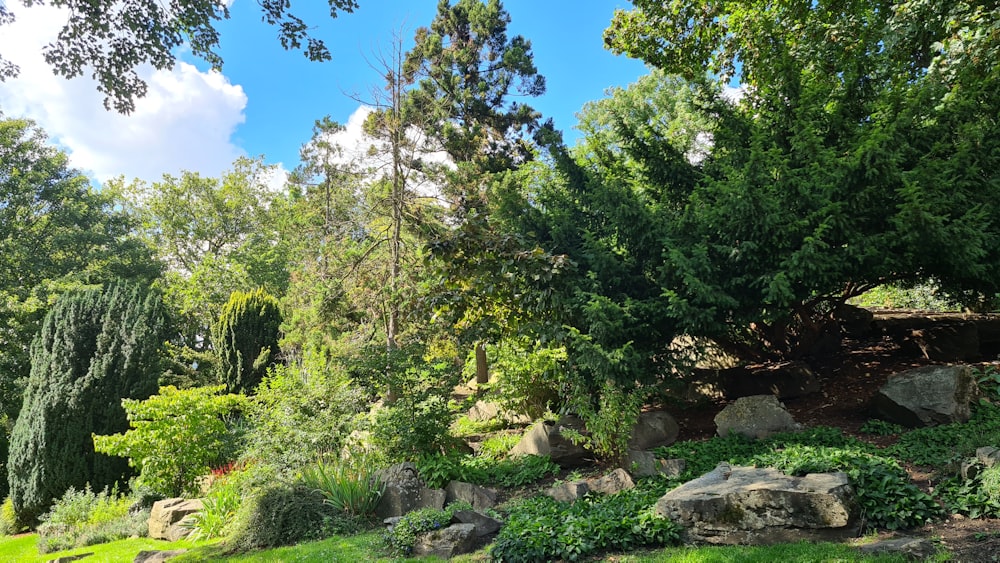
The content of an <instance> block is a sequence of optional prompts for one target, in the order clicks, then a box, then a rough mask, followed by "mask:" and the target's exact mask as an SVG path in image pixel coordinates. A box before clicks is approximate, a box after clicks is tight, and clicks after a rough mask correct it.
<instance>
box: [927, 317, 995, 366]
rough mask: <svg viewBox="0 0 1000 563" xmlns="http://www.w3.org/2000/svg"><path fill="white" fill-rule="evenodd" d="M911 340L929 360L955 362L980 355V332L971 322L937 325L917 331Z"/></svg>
mask: <svg viewBox="0 0 1000 563" xmlns="http://www.w3.org/2000/svg"><path fill="white" fill-rule="evenodd" d="M910 340H911V341H912V342H913V343H914V344H916V345H917V347H918V348H920V352H921V353H922V354H923V355H924V357H925V358H927V359H928V360H933V361H936V362H954V361H958V360H968V359H970V358H975V357H976V356H978V355H979V331H978V330H977V329H976V325H975V324H974V323H971V322H956V323H951V324H935V325H933V326H929V327H927V328H919V329H915V330H913V331H912V332H911V333H910Z"/></svg>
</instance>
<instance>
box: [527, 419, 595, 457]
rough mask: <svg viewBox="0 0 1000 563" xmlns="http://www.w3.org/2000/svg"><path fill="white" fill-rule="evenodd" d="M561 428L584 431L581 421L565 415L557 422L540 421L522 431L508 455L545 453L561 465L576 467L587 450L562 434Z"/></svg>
mask: <svg viewBox="0 0 1000 563" xmlns="http://www.w3.org/2000/svg"><path fill="white" fill-rule="evenodd" d="M563 429H571V430H573V431H575V432H578V433H580V434H584V433H585V432H586V430H585V427H584V424H583V421H582V420H580V419H579V418H578V417H575V416H572V415H566V416H564V417H562V418H561V419H559V422H558V423H555V424H553V423H551V422H548V421H540V422H536V423H535V424H533V425H532V426H531V427H530V428H528V431H527V432H525V433H524V436H523V437H522V438H521V441H520V442H518V443H517V445H516V446H514V447H513V448H511V450H510V452H509V454H508V455H511V456H519V455H542V456H544V455H547V456H549V457H550V458H551V459H552V461H553V462H555V463H557V464H559V466H561V467H578V466H580V465H583V464H584V463H585V461H586V458H587V455H588V453H587V450H585V449H584V448H583V446H578V445H576V444H574V443H573V442H572V441H571V440H569V439H568V438H566V437H565V436H563V434H562V430H563Z"/></svg>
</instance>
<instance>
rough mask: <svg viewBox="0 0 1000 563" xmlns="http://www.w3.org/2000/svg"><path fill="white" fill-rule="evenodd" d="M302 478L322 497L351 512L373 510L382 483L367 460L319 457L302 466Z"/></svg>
mask: <svg viewBox="0 0 1000 563" xmlns="http://www.w3.org/2000/svg"><path fill="white" fill-rule="evenodd" d="M302 482H303V483H304V484H305V485H306V486H307V487H310V488H312V489H315V490H316V491H318V492H319V493H320V494H321V495H323V498H324V501H325V502H326V503H327V504H329V505H331V506H333V507H334V508H336V509H337V510H339V511H341V512H344V513H345V514H348V515H350V516H358V517H364V516H369V515H371V514H374V513H375V506H376V505H378V501H379V499H381V498H382V491H383V490H384V489H385V485H384V484H383V483H382V480H381V478H380V477H379V476H378V474H377V473H376V472H375V470H374V464H373V463H371V461H370V460H368V459H366V458H364V457H361V458H352V459H345V458H342V457H330V458H326V459H324V458H319V459H317V460H316V461H315V462H313V463H312V464H311V465H309V466H307V467H305V468H304V469H303V470H302Z"/></svg>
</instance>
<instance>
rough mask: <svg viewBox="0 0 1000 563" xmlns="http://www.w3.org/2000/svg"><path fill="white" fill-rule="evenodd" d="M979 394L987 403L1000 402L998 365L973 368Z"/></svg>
mask: <svg viewBox="0 0 1000 563" xmlns="http://www.w3.org/2000/svg"><path fill="white" fill-rule="evenodd" d="M972 375H973V377H975V378H976V383H977V384H978V386H979V394H980V395H981V396H982V397H983V399H985V400H987V401H1000V368H998V367H997V366H996V365H988V366H982V367H980V368H973V370H972Z"/></svg>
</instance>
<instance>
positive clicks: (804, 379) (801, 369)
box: [716, 362, 822, 399]
mask: <svg viewBox="0 0 1000 563" xmlns="http://www.w3.org/2000/svg"><path fill="white" fill-rule="evenodd" d="M716 381H717V385H718V388H719V389H720V390H721V391H722V395H723V396H724V397H725V398H726V399H738V398H740V397H750V396H753V395H767V394H771V395H774V396H775V397H778V398H779V399H794V398H796V397H804V396H806V395H812V394H814V393H819V392H820V391H821V390H822V387H821V385H820V382H819V379H818V378H817V377H816V375H815V374H814V373H813V371H812V369H811V368H810V367H809V365H808V364H806V363H805V362H781V363H778V364H773V365H769V366H766V367H762V368H757V369H748V368H733V369H728V370H722V371H720V372H719V374H718V378H717V379H716Z"/></svg>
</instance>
